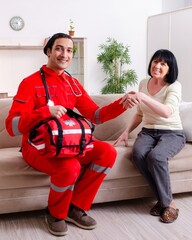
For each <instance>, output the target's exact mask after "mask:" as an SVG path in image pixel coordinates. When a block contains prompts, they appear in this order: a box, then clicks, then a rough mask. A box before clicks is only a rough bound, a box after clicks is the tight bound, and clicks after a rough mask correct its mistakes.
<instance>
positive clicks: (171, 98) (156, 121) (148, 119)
mask: <svg viewBox="0 0 192 240" xmlns="http://www.w3.org/2000/svg"><path fill="white" fill-rule="evenodd" d="M149 80H150V79H144V80H142V81H141V82H140V84H139V91H140V92H143V93H145V94H146V95H147V96H149V97H151V98H152V99H154V100H156V101H158V102H160V103H163V104H165V105H167V106H169V107H170V108H171V109H172V114H171V116H170V117H169V118H164V117H160V116H159V115H158V114H156V113H154V111H152V110H151V109H150V108H149V107H148V106H146V105H145V104H144V103H142V102H141V103H140V104H139V105H138V107H137V113H138V114H139V115H141V116H142V122H143V126H144V127H145V128H150V129H166V130H182V129H183V127H182V123H181V118H180V115H179V103H180V101H181V92H182V87H181V84H180V83H179V82H178V81H175V82H174V83H172V84H170V85H166V86H164V87H163V88H162V89H161V90H160V91H159V92H158V93H156V94H155V95H153V96H152V95H151V94H150V93H149V92H148V88H147V85H148V82H149Z"/></svg>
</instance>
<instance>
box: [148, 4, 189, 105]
mask: <svg viewBox="0 0 192 240" xmlns="http://www.w3.org/2000/svg"><path fill="white" fill-rule="evenodd" d="M191 22H192V7H188V8H182V9H180V10H176V11H172V12H168V13H163V14H158V15H155V16H151V17H150V18H149V19H148V61H149V60H150V58H151V56H152V54H153V53H154V51H155V50H156V49H160V48H166V49H170V50H171V51H172V52H173V53H174V55H175V56H176V59H177V62H178V67H179V75H178V80H179V81H180V82H181V84H182V95H183V96H182V99H183V100H184V101H192V95H191V87H190V86H191V66H192V58H191V53H192V45H191V43H192V30H191V28H190V27H187V26H188V25H189V23H191ZM157 26H158V28H157Z"/></svg>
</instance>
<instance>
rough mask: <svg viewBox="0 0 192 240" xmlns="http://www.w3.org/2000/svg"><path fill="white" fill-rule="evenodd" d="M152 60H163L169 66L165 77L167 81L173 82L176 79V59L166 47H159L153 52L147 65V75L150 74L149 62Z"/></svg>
mask: <svg viewBox="0 0 192 240" xmlns="http://www.w3.org/2000/svg"><path fill="white" fill-rule="evenodd" d="M153 60H157V61H164V62H165V63H167V65H168V66H169V72H168V73H167V76H166V79H165V81H166V82H167V83H174V82H175V81H176V80H177V77H178V73H179V71H178V66H177V60H176V58H175V56H174V54H173V53H172V52H171V51H169V50H167V49H159V50H157V51H156V52H155V53H154V54H153V56H152V58H151V60H150V63H149V66H148V74H149V76H151V63H152V61H153ZM151 77H152V76H151Z"/></svg>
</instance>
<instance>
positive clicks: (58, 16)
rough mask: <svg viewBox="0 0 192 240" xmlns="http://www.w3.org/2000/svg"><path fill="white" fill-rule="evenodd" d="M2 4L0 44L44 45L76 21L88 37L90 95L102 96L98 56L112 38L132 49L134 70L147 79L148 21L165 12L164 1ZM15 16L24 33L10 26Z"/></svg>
mask: <svg viewBox="0 0 192 240" xmlns="http://www.w3.org/2000/svg"><path fill="white" fill-rule="evenodd" d="M0 5H1V7H0V23H1V26H0V41H2V39H4V40H5V41H6V40H7V39H8V40H9V41H13V42H15V41H17V42H21V43H22V42H23V41H28V42H32V43H35V44H41V43H42V41H43V39H44V38H45V37H47V36H50V35H52V34H54V33H56V32H67V31H68V25H69V19H70V18H71V19H73V20H74V23H75V30H76V37H87V73H88V78H87V79H88V85H87V90H88V92H89V93H90V94H97V93H100V89H101V87H102V86H103V84H104V83H103V81H102V79H103V78H104V73H103V72H102V70H101V66H100V65H99V64H98V63H97V55H98V53H99V48H98V47H99V45H100V44H102V43H104V42H105V41H106V39H107V38H108V37H113V38H115V39H117V40H118V41H121V42H123V43H124V44H127V45H129V46H130V54H131V60H132V65H131V68H132V69H135V71H136V72H137V74H138V80H141V79H142V78H144V77H145V76H146V40H147V18H148V16H151V15H155V14H159V13H161V10H162V0H156V1H154V0H145V1H141V0H135V1H132V0H117V1H115V0H113V1H111V0H97V1H90V0H71V1H69V0H56V1H53V0H33V1H29V0H17V1H15V0H0ZM15 15H20V16H21V17H23V19H24V20H25V27H24V29H23V30H22V31H19V32H15V31H13V30H11V28H10V27H9V20H10V18H11V17H12V16H15ZM42 54H43V53H42ZM21 80H22V79H21ZM0 81H4V79H0ZM0 91H2V89H0Z"/></svg>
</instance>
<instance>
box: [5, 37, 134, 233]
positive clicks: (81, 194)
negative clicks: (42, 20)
mask: <svg viewBox="0 0 192 240" xmlns="http://www.w3.org/2000/svg"><path fill="white" fill-rule="evenodd" d="M44 53H45V54H46V55H47V56H48V62H47V65H44V66H43V67H42V69H43V72H44V75H45V78H46V81H47V85H48V88H49V93H50V97H51V101H52V102H51V103H52V104H47V100H46V94H45V89H44V86H43V82H42V79H41V75H40V71H37V72H35V73H34V74H32V75H30V76H28V77H27V78H25V79H24V80H23V81H22V82H21V84H20V85H19V88H18V91H17V94H16V95H15V96H14V98H13V104H12V107H11V109H10V111H9V115H8V117H7V119H6V128H7V131H8V132H9V134H10V135H11V136H15V135H18V134H22V135H23V139H22V155H23V158H24V160H25V161H26V162H27V163H28V164H29V165H31V166H32V167H33V168H35V169H37V170H38V171H41V172H44V173H46V174H48V175H49V176H50V193H49V199H48V214H47V215H46V223H47V226H48V230H49V231H50V232H51V233H52V234H53V235H56V236H63V235H65V234H67V224H66V222H71V223H73V224H75V225H77V226H78V227H80V228H83V229H93V228H95V227H96V221H95V220H94V219H93V218H91V217H90V216H88V215H87V214H86V213H85V211H87V210H89V209H90V207H91V204H92V202H93V199H94V197H95V195H96V193H97V190H98V188H99V186H100V185H101V183H102V181H103V179H104V177H105V176H106V174H107V173H108V172H109V170H110V169H111V168H112V166H113V164H114V162H115V159H116V151H115V149H114V147H113V146H111V145H110V144H108V143H106V142H101V141H98V140H95V141H94V143H93V144H94V148H93V149H92V150H91V151H89V152H87V153H86V155H85V156H84V157H74V158H63V159H59V160H58V159H53V158H48V157H46V156H42V155H40V154H39V152H38V150H37V149H36V148H34V147H33V146H32V145H30V144H29V142H28V137H29V132H30V130H31V128H32V127H33V126H34V125H35V124H37V123H38V122H40V121H41V120H46V119H49V118H50V117H57V118H60V117H62V115H64V114H65V113H66V108H71V109H74V108H77V109H78V110H79V112H80V113H81V114H82V115H84V116H85V117H86V118H88V119H90V120H91V121H92V122H94V123H95V124H99V123H102V122H105V121H107V120H110V119H112V118H115V117H117V116H118V115H119V114H121V113H123V112H124V111H125V108H124V105H122V104H120V101H121V99H119V100H117V101H115V102H113V103H111V104H109V105H107V106H104V107H102V108H99V106H97V105H96V104H95V103H94V102H93V101H92V99H91V98H90V97H89V95H88V94H87V92H86V91H85V90H84V88H83V87H82V86H81V84H80V83H79V82H78V81H77V79H74V78H72V77H71V76H69V75H68V74H67V73H66V72H65V71H64V70H65V69H66V68H67V67H68V66H69V64H70V63H71V60H72V57H73V40H72V39H71V37H70V36H69V35H67V34H64V33H57V34H55V35H53V36H52V37H51V38H50V39H49V40H48V42H47V44H46V46H45V47H44ZM131 102H132V104H131V105H134V104H136V103H137V101H136V100H131ZM131 105H130V107H131ZM82 165H86V166H87V168H86V171H85V172H84V174H83V176H82V177H81V178H80V179H78V181H77V182H76V180H77V178H78V176H79V174H80V170H81V166H82Z"/></svg>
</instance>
